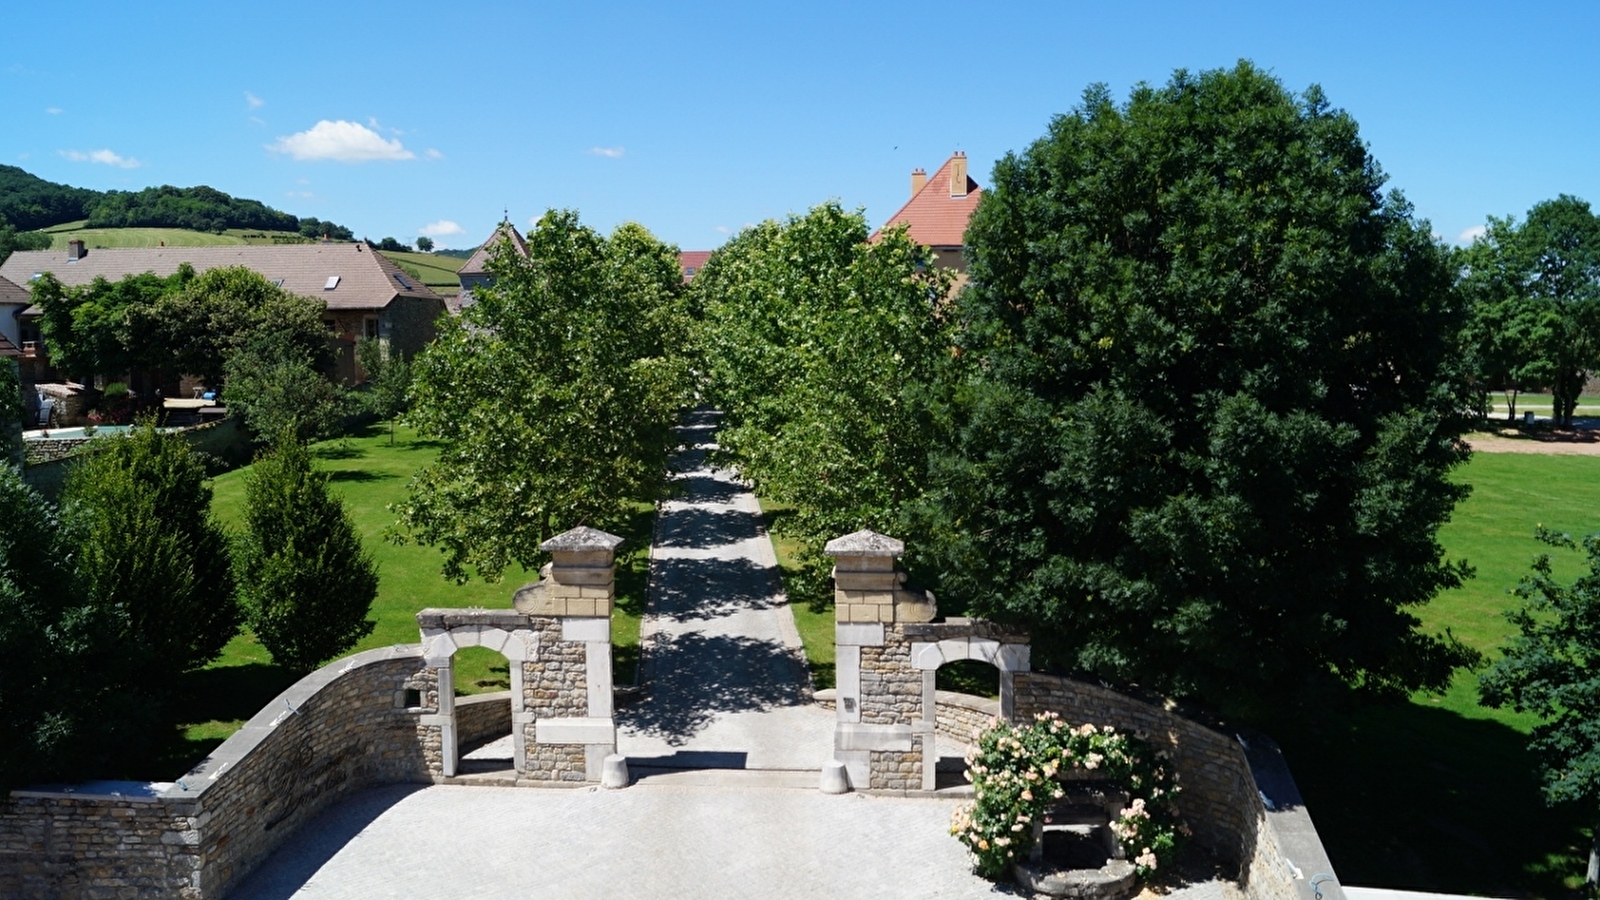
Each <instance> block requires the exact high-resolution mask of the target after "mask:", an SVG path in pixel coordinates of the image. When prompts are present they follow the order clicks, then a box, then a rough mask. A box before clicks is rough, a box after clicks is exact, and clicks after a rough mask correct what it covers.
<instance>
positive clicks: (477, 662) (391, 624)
mask: <svg viewBox="0 0 1600 900" xmlns="http://www.w3.org/2000/svg"><path fill="white" fill-rule="evenodd" d="M313 452H314V455H315V458H316V460H317V467H318V468H319V469H321V470H323V471H325V472H328V473H329V474H330V476H331V485H332V487H333V488H334V489H335V490H336V491H338V492H339V493H340V495H341V496H342V497H343V498H344V502H345V508H346V509H348V510H349V512H350V515H351V517H352V518H353V519H354V520H355V523H356V527H357V528H358V529H359V530H360V532H361V540H362V544H363V546H365V548H366V549H367V550H368V551H370V552H371V553H372V554H373V556H374V557H376V559H377V561H378V597H377V599H376V600H375V601H373V605H372V612H371V618H372V619H373V620H374V621H375V622H376V623H377V627H376V628H375V629H374V631H373V633H372V634H371V635H369V636H368V637H367V638H366V639H365V640H363V641H362V642H361V643H360V644H359V645H357V647H356V648H355V650H353V651H351V652H358V651H361V650H370V649H373V648H376V647H385V646H390V645H393V644H415V643H416V642H417V640H418V632H417V620H416V614H417V612H418V611H419V610H421V609H424V608H426V607H430V606H433V607H447V608H461V607H469V606H482V607H489V608H495V607H501V608H504V607H509V606H510V605H511V595H512V594H513V593H514V592H515V591H516V590H517V588H518V587H520V586H522V585H523V584H525V583H526V582H528V581H530V580H534V579H533V577H531V576H530V575H529V573H527V572H525V571H523V570H522V569H521V568H514V569H512V570H511V571H508V572H506V573H505V577H504V578H503V579H502V581H501V582H500V583H499V584H488V583H486V582H484V581H483V580H481V579H474V580H472V581H470V582H468V583H467V584H463V585H458V584H454V583H452V582H449V581H446V580H445V579H444V578H443V577H442V576H440V574H439V566H440V555H439V551H438V550H436V549H434V548H432V547H426V546H422V545H419V544H416V543H407V544H395V543H391V542H389V541H387V540H386V539H385V537H386V533H387V530H388V529H389V527H390V525H391V524H392V523H393V522H394V521H395V517H394V514H393V513H391V512H389V510H388V505H389V504H391V503H396V502H398V501H400V500H403V499H405V496H406V486H407V484H408V483H409V482H410V479H411V475H412V473H414V472H415V471H417V469H418V468H420V467H421V466H423V465H425V464H426V463H428V462H431V461H432V460H433V459H434V458H435V456H437V454H438V446H437V445H436V444H434V443H432V442H429V441H425V440H421V439H418V438H417V437H416V435H415V433H414V432H412V431H411V430H410V429H408V428H404V427H401V428H398V429H396V432H395V441H394V445H393V446H390V444H389V432H388V430H387V428H385V427H382V426H374V427H371V428H368V429H365V430H364V431H362V432H360V433H358V434H356V435H353V436H351V437H349V438H345V439H343V440H338V441H328V442H324V443H321V444H317V445H315V446H314V447H313ZM248 472H249V468H248V467H246V468H242V469H236V470H234V471H232V472H228V473H226V474H223V475H220V476H218V477H217V478H216V479H215V481H214V482H213V491H214V495H213V500H212V509H213V510H214V511H215V512H216V513H217V515H218V516H219V517H220V518H221V519H222V521H223V523H224V524H225V525H226V526H227V527H228V528H230V529H237V528H239V527H240V526H241V524H242V516H243V506H244V487H245V478H246V476H247V474H248ZM653 517H654V511H653V509H652V507H650V506H648V505H644V506H641V507H639V508H638V511H637V512H636V514H635V515H634V517H633V519H632V521H631V522H630V524H629V527H628V528H626V529H624V532H625V533H624V534H623V535H622V536H623V537H624V538H626V543H625V544H624V545H623V552H622V554H621V555H620V556H619V562H618V567H617V594H618V596H617V604H616V611H615V613H614V614H613V617H612V631H613V642H614V644H615V647H614V650H613V652H614V654H615V656H614V659H615V663H614V670H615V673H616V679H617V683H618V684H631V683H632V681H633V678H634V667H635V665H636V663H637V660H638V644H639V619H640V617H641V616H642V614H643V611H644V598H645V583H646V574H647V571H648V566H649V541H650V529H651V524H652V521H653ZM455 678H456V689H457V693H464V694H475V693H483V692H487V691H499V690H505V689H507V688H508V687H509V686H510V673H509V668H508V664H507V662H506V660H505V658H504V657H502V656H500V655H499V654H497V653H494V652H492V651H488V650H485V649H483V648H469V649H467V650H463V651H461V652H460V653H459V654H458V656H457V659H456V669H455ZM293 681H294V678H293V676H291V675H290V674H289V673H288V672H285V671H284V670H283V669H281V668H279V667H277V666H274V665H272V660H271V656H270V655H269V654H268V653H267V651H266V648H264V647H262V646H261V645H260V644H259V643H257V641H256V639H255V637H254V635H252V634H250V633H249V632H243V633H241V634H240V635H238V636H237V637H235V638H234V639H233V640H232V641H231V642H230V643H229V644H228V646H227V647H226V648H225V649H224V650H223V655H222V658H221V659H219V660H218V661H217V662H216V663H214V664H212V665H211V666H209V667H207V668H206V669H203V670H201V671H199V672H195V673H192V674H191V675H189V676H187V682H186V685H185V691H184V693H185V697H184V698H183V702H184V708H185V710H186V711H187V714H186V715H185V716H184V717H183V722H182V723H181V727H182V729H183V738H184V740H183V742H182V744H181V746H179V747H176V748H174V749H173V750H171V751H170V752H169V754H168V756H167V757H166V758H165V759H163V760H159V761H157V765H166V766H168V767H169V768H171V767H173V766H179V767H182V766H188V765H192V764H193V763H194V762H195V761H196V760H198V759H200V758H201V757H202V756H204V755H205V754H206V753H209V752H210V751H211V749H212V748H214V747H215V746H216V744H218V743H220V742H221V741H222V740H223V739H225V738H226V737H227V736H228V735H230V734H232V733H233V732H235V731H237V730H238V729H239V728H240V727H241V726H242V725H243V724H244V722H245V721H246V720H248V719H249V718H250V717H251V716H252V715H254V714H255V713H256V711H257V710H259V709H260V708H261V707H262V706H264V705H266V703H267V702H269V701H270V700H271V699H272V698H273V697H274V696H276V695H277V694H278V693H279V692H280V691H282V690H283V689H284V688H286V687H288V686H289V685H290V684H292V683H293ZM177 771H182V769H181V768H178V769H177ZM149 774H150V776H151V777H160V778H170V777H171V776H172V774H173V772H172V771H165V770H163V771H157V772H152V773H149Z"/></svg>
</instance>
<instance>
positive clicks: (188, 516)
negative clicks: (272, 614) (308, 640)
mask: <svg viewBox="0 0 1600 900" xmlns="http://www.w3.org/2000/svg"><path fill="white" fill-rule="evenodd" d="M205 477H206V473H205V466H204V464H203V463H202V462H201V460H200V459H199V458H198V457H197V456H196V455H195V454H194V453H193V452H191V451H190V449H189V445H188V443H187V442H186V441H184V439H183V438H182V437H179V436H178V435H175V434H163V433H162V432H159V431H157V430H156V429H155V427H154V426H153V425H151V424H149V423H148V422H147V423H145V424H143V425H140V426H138V427H135V428H134V429H132V430H131V431H130V432H129V433H128V436H127V437H126V438H122V439H118V440H112V441H106V442H104V444H103V445H102V446H101V447H100V449H99V450H98V451H97V452H95V453H91V454H86V455H85V456H84V457H83V460H82V461H81V462H80V463H78V465H77V466H76V467H75V468H74V469H73V470H72V472H71V474H69V475H68V476H67V482H66V485H65V486H64V488H63V491H62V503H61V506H62V509H61V517H62V529H63V532H64V533H63V536H62V537H63V543H62V544H61V546H63V547H67V548H71V550H72V559H73V562H74V566H73V568H74V576H75V578H76V580H77V581H78V583H79V584H80V585H81V586H82V589H83V592H84V597H85V600H86V602H87V604H88V605H89V606H90V607H91V608H92V609H93V610H94V611H95V612H94V615H96V616H101V617H104V618H106V619H108V620H112V621H115V622H117V631H118V639H119V641H120V642H122V643H123V644H125V645H126V646H127V648H128V650H129V652H130V653H132V654H134V656H135V657H136V658H135V659H132V660H130V661H129V665H130V666H131V667H132V671H131V672H130V674H131V675H132V676H133V677H134V679H135V680H136V681H137V680H138V679H144V683H145V684H146V685H147V686H148V687H150V688H151V689H153V690H160V689H162V688H164V687H165V686H168V685H170V684H171V683H172V681H173V680H174V679H175V678H176V677H177V675H178V674H179V673H181V672H185V671H188V670H190V669H196V668H199V667H201V666H203V665H205V664H206V663H208V662H210V661H212V660H213V659H216V657H217V655H218V654H219V653H221V652H222V647H223V645H224V644H226V643H227V642H228V640H229V639H230V638H232V637H233V635H234V633H235V631H236V630H237V625H238V610H237V606H236V604H235V600H234V595H233V594H234V592H233V576H232V572H231V569H230V565H229V554H228V538H227V535H226V534H225V533H224V532H223V530H222V527H221V526H220V525H219V524H218V523H217V522H216V520H215V519H214V518H213V517H212V515H211V511H210V506H211V489H210V488H209V487H207V486H206V484H205Z"/></svg>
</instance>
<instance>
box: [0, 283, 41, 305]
mask: <svg viewBox="0 0 1600 900" xmlns="http://www.w3.org/2000/svg"><path fill="white" fill-rule="evenodd" d="M32 302H33V294H32V293H30V292H29V291H28V289H27V288H25V287H23V286H22V285H20V284H17V283H16V282H15V281H12V280H11V279H9V278H0V303H20V304H22V305H23V306H27V305H29V304H30V303H32Z"/></svg>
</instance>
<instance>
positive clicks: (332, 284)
mask: <svg viewBox="0 0 1600 900" xmlns="http://www.w3.org/2000/svg"><path fill="white" fill-rule="evenodd" d="M338 286H339V276H337V275H329V276H328V280H327V282H326V283H324V284H323V285H322V289H323V290H325V291H331V290H333V289H334V288H336V287H338Z"/></svg>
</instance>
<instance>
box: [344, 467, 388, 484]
mask: <svg viewBox="0 0 1600 900" xmlns="http://www.w3.org/2000/svg"><path fill="white" fill-rule="evenodd" d="M399 477H400V476H398V475H395V474H393V473H390V472H368V471H366V470H365V469H339V470H338V471H336V472H329V473H328V480H329V481H359V482H368V481H387V480H390V479H393V478H399Z"/></svg>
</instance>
